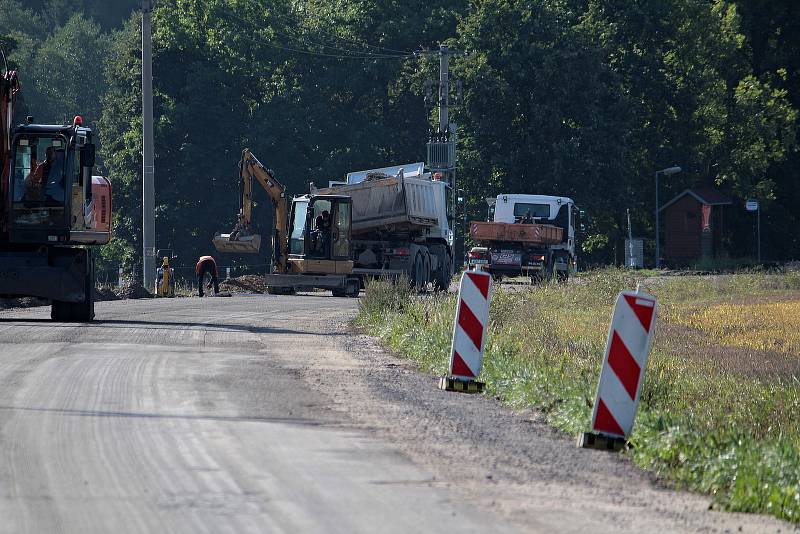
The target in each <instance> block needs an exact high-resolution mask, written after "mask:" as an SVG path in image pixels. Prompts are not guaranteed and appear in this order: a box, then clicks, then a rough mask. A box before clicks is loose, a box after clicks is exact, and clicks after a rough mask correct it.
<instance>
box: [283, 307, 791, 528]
mask: <svg viewBox="0 0 800 534" xmlns="http://www.w3.org/2000/svg"><path fill="white" fill-rule="evenodd" d="M352 316H353V313H352V312H346V311H345V312H342V313H341V314H336V316H335V317H329V318H328V319H329V321H330V322H328V325H329V326H328V327H327V329H328V330H329V331H330V333H331V334H334V335H333V336H332V337H331V340H332V341H333V344H334V347H332V350H331V351H329V352H328V351H326V352H323V353H316V354H311V353H309V354H305V355H303V357H302V358H299V359H297V358H292V357H291V356H290V355H287V357H285V358H284V360H285V363H284V364H285V365H288V366H290V367H291V368H292V369H293V370H294V372H296V373H297V374H298V376H300V377H301V378H302V379H304V380H305V381H306V382H307V383H308V384H310V385H311V386H312V387H314V388H317V389H318V390H320V391H321V392H323V393H324V394H325V395H326V396H327V397H329V398H330V399H331V407H332V408H333V409H334V410H337V411H339V412H342V413H344V414H346V415H347V416H348V417H349V419H350V420H352V421H353V424H355V425H356V426H357V427H360V428H363V429H366V430H368V431H369V432H371V433H372V434H374V435H375V436H377V437H378V438H380V439H383V440H386V441H389V442H391V443H393V444H394V446H396V447H397V448H398V449H399V450H400V451H402V452H403V453H404V454H405V455H407V456H408V457H409V458H410V459H411V460H412V461H413V462H414V463H415V464H417V465H419V466H422V467H424V468H425V469H426V470H429V471H431V472H432V473H434V476H435V480H434V483H435V484H437V485H441V486H444V487H447V488H449V490H450V491H452V492H454V494H456V495H457V496H458V498H459V499H462V500H464V501H465V502H469V503H470V504H471V505H473V506H476V507H477V508H479V509H482V510H484V511H487V512H492V513H497V514H499V515H500V517H504V518H506V519H507V520H509V521H511V522H512V523H513V524H516V525H517V526H519V527H521V530H523V531H530V532H544V531H546V532H552V531H558V532H586V531H587V529H592V530H598V529H599V530H600V531H611V530H614V531H616V532H655V531H658V532H795V531H800V529H798V528H797V527H794V526H792V525H790V524H788V523H785V522H781V521H779V520H776V519H773V518H770V517H766V516H760V515H753V514H742V513H727V512H719V511H713V510H711V509H710V500H709V499H708V498H706V497H703V496H699V495H696V494H692V493H688V492H683V491H677V490H675V489H674V488H670V487H668V486H667V485H665V484H663V483H661V482H659V481H658V480H656V478H655V477H654V476H653V475H652V474H649V473H645V472H642V471H641V470H639V469H638V468H636V467H635V466H633V465H632V464H631V463H630V462H629V461H628V460H627V459H626V458H625V457H623V456H620V455H615V454H611V453H606V452H602V451H590V450H583V449H579V448H577V447H576V444H575V441H576V440H575V437H574V436H569V435H565V434H563V433H560V432H557V431H555V430H553V429H552V428H550V427H549V426H547V425H546V424H545V422H544V417H543V416H542V415H541V414H540V413H537V412H536V411H534V410H522V411H514V410H512V409H511V408H509V407H506V406H503V405H501V404H500V402H498V401H497V400H496V399H491V398H487V397H485V396H470V395H464V394H456V393H448V392H444V391H440V390H439V389H437V378H436V377H434V376H430V375H426V374H423V373H420V372H418V370H417V369H416V367H415V366H414V364H413V363H411V362H409V361H407V360H403V359H400V358H398V357H395V356H394V355H392V354H391V353H389V352H388V351H386V350H385V349H384V348H382V347H381V346H380V344H379V343H378V342H377V341H376V340H375V339H374V338H371V337H368V336H365V335H361V334H359V333H358V332H355V331H354V330H353V328H352V327H350V326H348V321H349V319H350V318H351V317H352ZM334 348H335V349H340V350H334ZM343 356H345V357H343Z"/></svg>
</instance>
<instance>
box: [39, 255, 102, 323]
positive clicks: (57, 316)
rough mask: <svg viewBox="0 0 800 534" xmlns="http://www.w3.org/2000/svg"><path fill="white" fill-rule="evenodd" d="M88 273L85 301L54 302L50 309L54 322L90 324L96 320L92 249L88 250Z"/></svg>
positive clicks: (84, 282)
mask: <svg viewBox="0 0 800 534" xmlns="http://www.w3.org/2000/svg"><path fill="white" fill-rule="evenodd" d="M85 258H86V261H87V262H88V268H87V270H88V272H87V273H86V276H85V277H84V280H83V295H84V297H83V300H82V301H81V302H63V301H60V300H54V301H53V305H52V306H51V307H50V319H52V320H53V321H64V322H78V323H88V322H90V321H92V320H93V319H94V257H93V256H92V251H91V249H86V256H85Z"/></svg>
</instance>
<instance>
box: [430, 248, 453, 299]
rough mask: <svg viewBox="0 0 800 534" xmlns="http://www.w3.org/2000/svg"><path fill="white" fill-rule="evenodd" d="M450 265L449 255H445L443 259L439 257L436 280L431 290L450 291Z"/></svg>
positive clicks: (451, 275)
mask: <svg viewBox="0 0 800 534" xmlns="http://www.w3.org/2000/svg"><path fill="white" fill-rule="evenodd" d="M451 264H452V261H451V259H450V256H449V255H445V256H444V258H442V257H441V256H439V269H437V270H436V279H435V280H434V281H433V282H434V283H433V288H434V289H436V290H437V291H447V290H448V289H450V280H451V279H452V278H453V274H452V272H450V265H451Z"/></svg>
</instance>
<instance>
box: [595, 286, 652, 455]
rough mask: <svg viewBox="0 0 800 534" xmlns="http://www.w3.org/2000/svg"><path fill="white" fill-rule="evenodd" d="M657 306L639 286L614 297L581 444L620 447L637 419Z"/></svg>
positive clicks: (608, 447) (597, 446)
mask: <svg viewBox="0 0 800 534" xmlns="http://www.w3.org/2000/svg"><path fill="white" fill-rule="evenodd" d="M657 309H658V304H657V302H656V298H655V297H654V296H652V295H648V294H646V293H641V292H639V291H638V289H637V291H635V292H634V291H623V292H622V293H620V294H619V296H618V297H617V302H616V304H615V305H614V313H613V315H612V318H611V327H610V328H609V330H608V341H607V342H606V353H605V357H604V358H603V367H602V369H601V371H600V381H599V383H598V385H597V395H596V396H595V401H594V409H593V410H592V431H591V432H585V433H584V434H582V435H581V436H580V438H579V445H580V446H581V447H587V448H598V449H608V450H619V449H621V448H622V447H623V446H625V444H626V442H627V438H628V436H629V435H630V433H631V429H632V428H633V422H634V419H635V418H636V408H637V407H638V405H639V394H640V393H641V390H642V383H643V382H644V372H645V368H646V367H647V358H648V356H649V355H650V347H651V346H652V344H653V333H654V332H655V325H656V311H657Z"/></svg>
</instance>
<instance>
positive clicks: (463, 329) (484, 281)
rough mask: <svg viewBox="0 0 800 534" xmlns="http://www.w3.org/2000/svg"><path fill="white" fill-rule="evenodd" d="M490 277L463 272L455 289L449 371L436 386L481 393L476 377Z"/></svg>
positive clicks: (486, 319) (478, 373)
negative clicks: (456, 297) (456, 289)
mask: <svg viewBox="0 0 800 534" xmlns="http://www.w3.org/2000/svg"><path fill="white" fill-rule="evenodd" d="M491 294H492V277H491V275H489V274H488V273H485V272H482V271H466V272H464V274H463V275H461V284H460V285H459V289H458V304H457V308H456V319H455V322H454V324H453V340H452V343H451V345H450V374H449V375H447V376H443V377H442V378H441V380H440V381H439V388H440V389H444V390H446V391H460V392H464V393H481V392H483V388H484V385H485V384H484V383H483V382H479V381H478V380H477V377H478V375H480V373H481V365H482V364H483V346H484V343H485V342H486V327H487V324H488V321H489V300H490V298H491Z"/></svg>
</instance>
